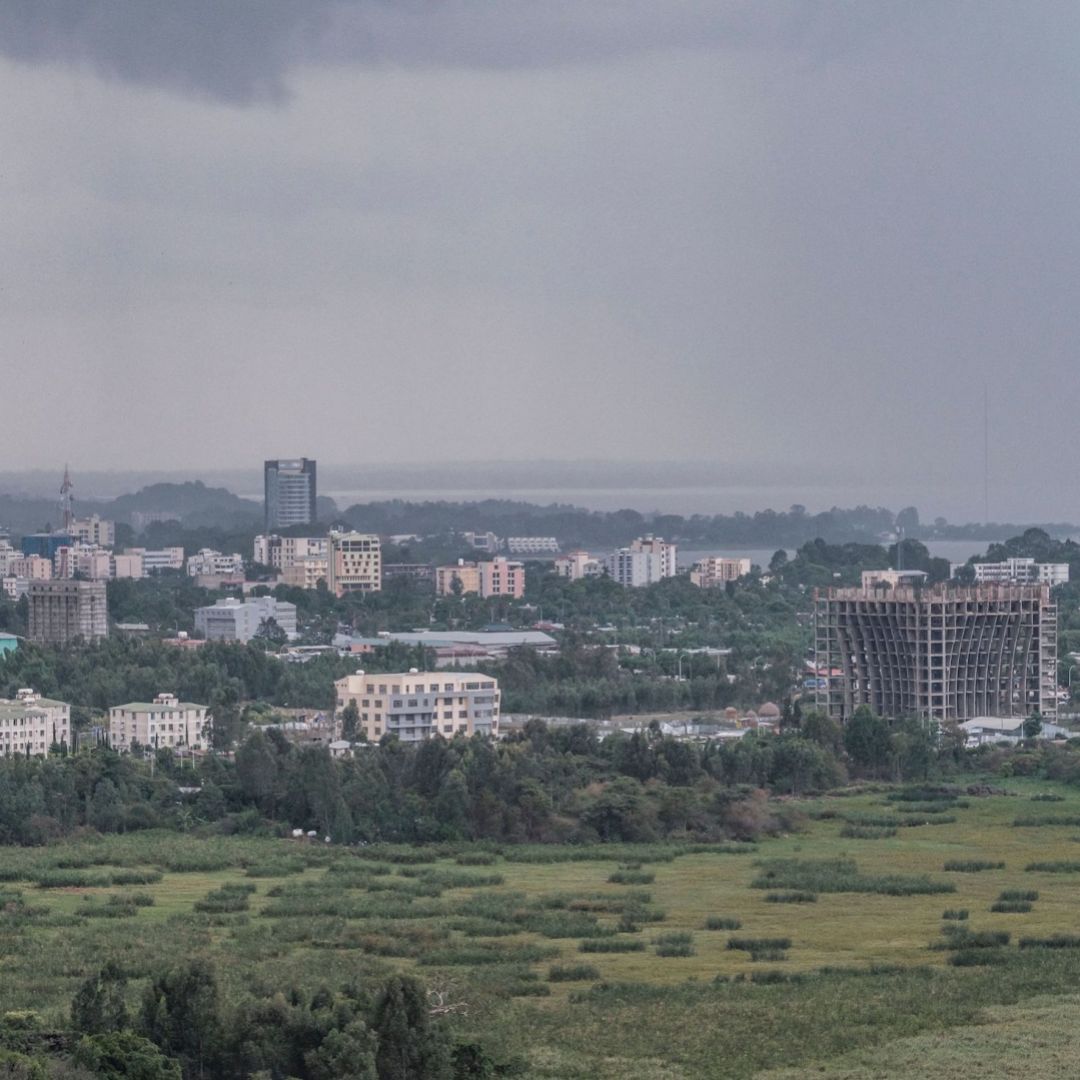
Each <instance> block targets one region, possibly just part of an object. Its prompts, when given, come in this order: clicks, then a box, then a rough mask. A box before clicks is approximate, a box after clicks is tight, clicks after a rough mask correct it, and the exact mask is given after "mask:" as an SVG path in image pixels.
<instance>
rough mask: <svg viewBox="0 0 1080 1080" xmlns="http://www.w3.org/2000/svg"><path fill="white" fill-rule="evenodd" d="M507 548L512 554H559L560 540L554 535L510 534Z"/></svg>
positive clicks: (507, 539)
mask: <svg viewBox="0 0 1080 1080" xmlns="http://www.w3.org/2000/svg"><path fill="white" fill-rule="evenodd" d="M506 550H507V551H509V552H510V554H511V555H558V554H559V541H558V540H556V539H555V537H554V536H508V537H507V538H506Z"/></svg>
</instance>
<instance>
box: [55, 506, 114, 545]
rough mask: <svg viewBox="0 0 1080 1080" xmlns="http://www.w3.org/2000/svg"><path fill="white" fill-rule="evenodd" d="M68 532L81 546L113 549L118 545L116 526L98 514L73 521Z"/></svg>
mask: <svg viewBox="0 0 1080 1080" xmlns="http://www.w3.org/2000/svg"><path fill="white" fill-rule="evenodd" d="M67 531H68V533H69V535H70V536H71V538H72V539H73V540H77V541H78V542H79V543H80V544H90V545H92V546H94V547H110V548H111V547H112V546H113V545H114V544H115V543H116V525H115V524H114V523H113V522H111V521H103V520H102V519H101V518H100V517H98V515H97V514H91V516H90V517H88V518H83V519H81V520H79V521H73V522H72V523H71V528H70V529H68V530H67Z"/></svg>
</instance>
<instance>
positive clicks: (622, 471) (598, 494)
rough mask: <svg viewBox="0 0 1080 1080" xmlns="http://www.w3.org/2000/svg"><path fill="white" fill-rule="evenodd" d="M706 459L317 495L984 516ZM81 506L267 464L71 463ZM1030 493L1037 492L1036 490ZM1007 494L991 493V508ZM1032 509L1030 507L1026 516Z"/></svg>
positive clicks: (423, 477)
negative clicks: (723, 469)
mask: <svg viewBox="0 0 1080 1080" xmlns="http://www.w3.org/2000/svg"><path fill="white" fill-rule="evenodd" d="M710 468H711V467H710V466H709V463H707V462H675V463H670V464H665V463H661V464H656V463H648V462H642V463H627V462H597V461H591V462H543V461H535V462H493V461H486V462H485V461H474V462H446V461H443V462H437V463H435V462H405V463H394V464H393V465H387V466H372V465H370V464H367V465H341V464H334V463H326V464H324V463H322V462H319V493H320V495H328V496H330V497H331V498H333V499H335V500H336V501H337V503H338V506H339V508H341V509H344V508H345V507H347V506H349V505H351V504H353V503H357V502H371V501H381V500H384V499H391V498H402V499H405V500H407V501H422V500H426V499H432V500H440V499H441V500H445V501H473V500H478V499H484V498H509V499H519V500H521V501H525V502H533V503H542V504H549V503H554V502H559V503H567V504H572V505H574V506H579V507H584V508H587V509H593V510H618V509H634V510H638V511H641V512H642V513H651V512H660V513H677V514H683V515H686V516H689V515H691V514H706V515H711V514H732V513H735V512H738V511H742V512H744V513H748V514H753V513H755V512H757V511H761V510H770V509H771V510H778V511H779V510H787V509H788V508H789V507H790V506H792V505H794V504H796V503H797V504H800V505H803V506H805V507H806V509H807V511H808V512H810V513H819V512H821V511H823V510H828V509H830V508H832V507H834V506H835V507H841V508H850V507H854V506H857V505H867V506H884V507H887V508H889V509H892V510H894V511H899V510H901V509H903V508H904V507H906V506H915V507H916V508H917V509H918V510H919V513H920V515H921V517H922V519H923V521H924V522H931V521H932V520H933V519H934V518H935V517H938V516H942V517H945V518H947V519H948V520H949V522H950V523H952V524H965V523H975V522H981V521H983V520H984V517H983V514H982V498H983V493H982V490H981V488H980V489H978V490H974V491H970V492H968V496H969V497H968V499H967V500H966V501H965V500H957V499H955V498H954V497H953V496H952V495H951V494H950V493H948V492H946V491H943V490H942V489H941V487H940V486H937V485H934V484H932V483H928V484H920V485H918V486H916V485H909V486H895V487H890V486H887V485H875V484H873V483H872V482H867V483H866V484H864V485H859V484H857V483H853V482H851V483H847V484H844V485H839V484H834V485H832V486H828V485H822V484H815V483H812V482H809V481H807V482H803V483H794V482H792V481H789V480H785V478H784V477H783V476H768V475H767V474H765V475H761V474H759V475H757V477H756V482H750V481H744V482H742V483H737V482H727V483H725V482H723V481H722V480H721V479H719V478H717V476H716V475H715V470H713V472H712V475H711V476H710ZM61 475H62V468H61V469H59V470H49V469H43V470H23V471H12V470H0V495H26V496H29V497H33V498H44V499H51V498H55V496H56V493H57V491H58V488H59V483H60V478H61ZM72 476H73V480H74V485H75V497H76V503H77V504H78V502H79V501H80V500H82V501H85V502H93V501H97V500H102V499H110V498H115V497H116V496H118V495H122V494H127V493H131V492H134V491H136V490H138V489H139V488H141V487H144V486H147V485H148V484H152V483H158V482H171V483H179V482H184V481H188V480H201V481H203V482H204V483H206V484H207V485H208V486H211V487H224V488H227V489H228V490H229V491H232V492H234V493H235V494H237V495H240V496H242V497H246V498H251V499H255V500H257V501H261V499H262V472H261V462H260V463H258V465H256V466H254V467H248V468H232V469H216V470H207V469H203V470H199V469H191V470H184V469H173V470H95V469H88V470H85V471H80V468H79V467H77V466H76V465H74V464H73V465H72ZM1028 494H1029V495H1030V494H1031V493H1030V492H1029V493H1028ZM1014 496H1015V497H1014V498H1013V500H1012V512H1006V511H1005V510H1004V509H1003V510H1002V511H1001V512H998V513H991V516H990V518H989V521H990V522H1010V523H1017V524H1026V523H1036V522H1042V523H1051V522H1054V523H1068V522H1071V521H1072V520H1073V518H1072V517H1070V516H1069V515H1068V514H1061V515H1055V514H1053V513H1052V512H1050V511H1052V509H1053V505H1052V504H1051V503H1049V502H1047V503H1046V504H1045V505H1046V511H1047V512H1039V508H1040V506H1041V505H1043V503H1042V502H1041V500H1040V499H1039V498H1038V495H1037V493H1036V498H1035V499H1032V498H1027V499H1025V498H1024V493H1023V492H1015V493H1014ZM1001 499H1002V493H1001V492H999V491H998V490H997V489H992V491H991V509H992V510H993V509H994V508H995V507H997V506H998V505H999V504H1000V503H1001ZM1024 506H1027V507H1028V511H1027V512H1023V508H1024Z"/></svg>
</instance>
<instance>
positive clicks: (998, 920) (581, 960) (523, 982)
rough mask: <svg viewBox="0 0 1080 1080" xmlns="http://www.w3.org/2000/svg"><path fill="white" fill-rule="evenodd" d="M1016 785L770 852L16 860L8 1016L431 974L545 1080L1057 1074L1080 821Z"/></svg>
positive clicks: (218, 852) (52, 852)
mask: <svg viewBox="0 0 1080 1080" xmlns="http://www.w3.org/2000/svg"><path fill="white" fill-rule="evenodd" d="M1008 787H1009V793H1008V794H989V795H987V794H980V793H975V794H967V793H964V792H961V793H960V794H959V795H958V796H957V795H956V794H954V795H953V796H952V797H948V796H947V795H945V796H943V795H942V793H941V792H936V791H925V792H919V791H913V790H908V791H901V790H897V789H890V788H886V787H882V788H880V789H878V790H864V791H861V792H858V793H855V794H848V795H846V796H844V797H829V798H824V799H818V800H805V801H803V802H802V803H800V804H798V805H799V808H800V809H801V810H802V811H803V812H804V813H805V815H806V819H807V822H806V829H805V831H803V832H800V833H797V834H793V835H790V836H787V837H783V838H778V839H772V840H767V841H763V842H762V843H761V844H759V845H757V846H753V845H736V844H732V845H712V846H683V847H680V846H678V845H639V846H620V845H609V846H605V847H597V848H586V849H582V848H573V849H572V848H538V847H536V848H534V847H519V848H515V847H505V848H503V849H499V850H496V849H488V848H482V847H477V846H470V845H457V846H454V847H448V848H443V849H392V848H386V849H378V848H366V849H350V850H342V849H335V848H329V847H324V846H321V845H310V846H309V845H301V844H294V843H292V842H289V841H277V840H262V839H225V838H208V839H199V838H195V837H190V836H184V835H178V834H150V833H141V834H132V835H129V836H121V837H110V838H88V839H85V840H83V841H79V842H71V843H64V844H58V845H55V846H51V847H48V848H44V849H10V848H9V849H0V1014H2V1013H4V1012H8V1011H14V1010H24V1009H33V1010H35V1011H37V1012H38V1013H40V1014H41V1015H42V1017H43V1018H44V1021H45V1023H46V1024H47V1025H51V1026H56V1027H62V1026H63V1025H64V1023H65V1022H66V1011H67V1007H68V1002H69V1001H70V998H71V996H72V994H73V992H74V990H75V988H76V987H77V986H78V985H79V983H80V982H81V981H82V980H83V979H84V978H86V977H87V976H88V975H89V974H91V973H92V972H93V971H95V970H97V969H98V968H100V967H101V966H102V964H104V963H105V961H106V960H115V961H117V962H119V963H120V964H121V965H122V966H123V967H125V968H126V969H127V970H128V971H130V972H131V973H132V974H133V975H134V976H135V977H138V976H140V975H145V974H147V973H149V972H150V971H151V970H154V969H155V968H159V967H160V966H161V965H162V964H168V963H170V962H178V961H180V960H185V959H189V958H191V957H192V956H206V957H208V958H210V959H211V960H213V961H215V963H216V964H217V965H218V968H219V971H220V976H221V978H222V981H223V982H224V984H225V986H226V989H227V991H228V992H229V993H230V994H231V995H235V996H240V995H243V994H248V993H254V994H267V995H269V994H273V993H275V992H277V991H279V990H280V989H282V988H283V987H286V986H289V985H299V986H303V987H307V988H314V987H317V986H319V985H331V986H333V985H338V984H344V983H346V982H350V981H361V982H362V981H364V980H367V979H376V978H380V977H382V976H383V975H385V974H387V973H389V972H390V971H392V970H400V969H407V970H412V971H415V972H417V973H418V974H419V975H420V976H421V977H422V978H423V979H424V981H425V982H427V983H428V984H429V985H432V986H434V987H436V988H437V989H438V990H439V991H440V992H441V993H442V994H443V996H444V999H445V1000H447V1001H453V1002H455V1003H458V1004H460V1005H461V1008H460V1009H458V1010H457V1011H456V1012H455V1013H454V1019H453V1022H454V1024H455V1026H457V1027H458V1028H460V1029H461V1030H462V1031H465V1032H473V1033H475V1034H477V1035H478V1036H479V1037H481V1038H482V1039H483V1040H484V1042H485V1044H487V1045H491V1046H493V1047H494V1048H495V1049H496V1050H497V1051H498V1052H499V1053H500V1054H502V1055H503V1056H504V1057H505V1058H507V1059H509V1058H512V1057H516V1058H518V1059H519V1060H520V1061H521V1062H522V1072H521V1074H520V1075H525V1076H530V1077H548V1078H566V1080H571V1078H575V1077H581V1078H586V1077H600V1078H603V1077H612V1078H615V1077H620V1078H629V1080H635V1078H637V1080H659V1078H664V1080H671V1078H696V1077H743V1076H754V1075H757V1074H759V1073H766V1072H767V1070H784V1069H787V1070H788V1071H787V1072H784V1071H779V1072H776V1073H775V1074H770V1075H776V1076H784V1077H794V1076H799V1075H806V1074H807V1072H808V1071H812V1072H813V1073H814V1074H815V1075H817V1074H819V1071H820V1074H821V1075H827V1076H837V1077H840V1076H845V1077H846V1076H850V1077H860V1078H862V1077H871V1076H873V1077H877V1076H920V1075H939V1076H945V1077H948V1076H952V1075H956V1076H960V1075H962V1074H963V1075H970V1074H975V1073H978V1074H981V1075H984V1076H996V1075H1000V1076H1002V1077H1005V1076H1012V1075H1015V1073H1012V1072H1008V1071H999V1072H998V1073H994V1072H991V1071H988V1068H987V1067H984V1063H985V1062H988V1061H990V1060H991V1056H990V1055H988V1054H984V1053H983V1050H982V1049H981V1048H983V1047H985V1046H986V1045H987V1043H986V1041H985V1039H986V1037H987V1036H988V1035H989V1033H990V1032H991V1031H993V1032H994V1033H995V1038H996V1039H999V1041H1000V1040H1004V1041H1001V1046H1002V1047H1003V1050H1002V1053H1000V1054H996V1055H993V1056H992V1059H993V1061H994V1062H997V1063H998V1064H997V1065H995V1067H1000V1069H1006V1068H1009V1067H1012V1065H1010V1064H1009V1063H1010V1062H1014V1063H1015V1066H1016V1068H1017V1069H1019V1067H1021V1066H1022V1065H1024V1064H1026V1066H1027V1069H1026V1071H1027V1074H1028V1075H1039V1076H1049V1077H1054V1076H1056V1075H1062V1076H1064V1075H1066V1073H1065V1072H1055V1071H1054V1070H1055V1069H1057V1068H1058V1063H1059V1062H1067V1061H1068V1060H1069V1059H1070V1057H1072V1059H1073V1060H1075V1054H1076V1050H1077V1048H1076V1046H1075V1040H1072V1041H1070V1037H1069V1036H1067V1035H1065V1034H1059V1032H1060V1031H1062V1030H1065V1029H1067V1028H1068V1024H1067V1023H1066V1021H1065V1019H1064V1017H1065V1016H1066V1015H1067V1009H1069V1008H1072V1007H1074V1005H1075V1002H1073V1004H1072V1005H1066V1004H1064V1003H1065V1002H1067V1001H1068V999H1067V998H1066V997H1061V998H1057V999H1054V998H1049V997H1047V995H1055V994H1057V995H1069V994H1074V995H1075V994H1078V993H1080V947H1078V946H1080V907H1078V906H1077V904H1076V898H1077V885H1078V884H1080V796H1078V795H1077V794H1075V793H1072V792H1070V791H1068V790H1067V789H1058V788H1051V787H1049V786H1047V785H1045V784H1037V783H1031V782H1026V781H1019V780H1015V781H1009V783H1008ZM946 867H948V869H946ZM1029 867H1033V868H1029ZM995 909H996V910H995ZM946 912H948V913H949V916H950V917H948V918H943V915H944V914H945V913H946ZM1039 995H1041V997H1040V996H1039ZM1018 1003H1019V1004H1018ZM1062 1010H1065V1011H1062ZM1025 1016H1026V1017H1028V1021H1029V1022H1028V1023H1026V1024H1025V1023H1024V1022H1023V1020H1022V1019H1018V1018H1023V1017H1025ZM1006 1031H1008V1032H1012V1035H1011V1037H1006V1036H1005V1035H1004V1034H1003V1033H1004V1032H1006ZM1040 1031H1042V1032H1043V1037H1040V1036H1039V1035H1038V1034H1037V1033H1038V1032H1040ZM869 1048H872V1049H869ZM1004 1048H1009V1052H1008V1053H1005V1051H1004ZM874 1070H877V1071H874ZM882 1070H884V1071H882Z"/></svg>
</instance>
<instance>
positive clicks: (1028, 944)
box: [1019, 934, 1080, 949]
mask: <svg viewBox="0 0 1080 1080" xmlns="http://www.w3.org/2000/svg"><path fill="white" fill-rule="evenodd" d="M1019 944H1020V948H1021V949H1080V934H1052V935H1051V936H1050V937H1043V938H1039V937H1023V938H1021V939H1020V942H1019Z"/></svg>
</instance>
